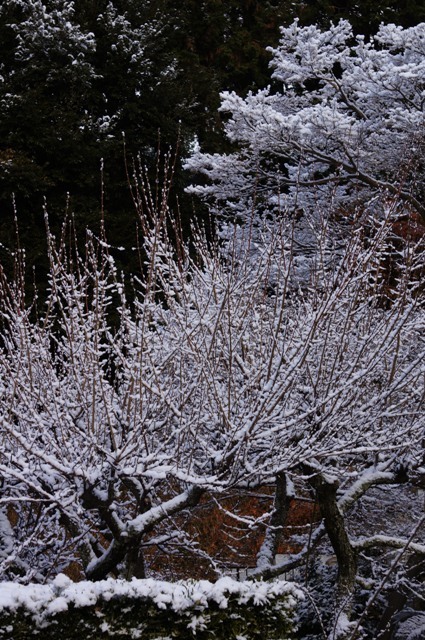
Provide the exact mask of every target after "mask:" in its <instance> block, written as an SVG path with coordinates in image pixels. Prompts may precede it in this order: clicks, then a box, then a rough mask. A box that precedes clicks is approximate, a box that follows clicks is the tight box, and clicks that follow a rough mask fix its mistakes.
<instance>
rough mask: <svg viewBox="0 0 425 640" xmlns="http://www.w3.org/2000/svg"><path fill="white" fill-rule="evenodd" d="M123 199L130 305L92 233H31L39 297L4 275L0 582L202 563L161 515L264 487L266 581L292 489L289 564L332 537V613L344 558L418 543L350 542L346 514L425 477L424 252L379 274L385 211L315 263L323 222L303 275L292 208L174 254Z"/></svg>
mask: <svg viewBox="0 0 425 640" xmlns="http://www.w3.org/2000/svg"><path fill="white" fill-rule="evenodd" d="M146 193H147V192H146V191H145V194H146ZM138 205H139V208H140V211H141V224H142V228H143V235H144V241H143V246H142V247H141V259H142V263H143V272H142V274H140V275H139V276H138V277H137V278H135V279H134V282H133V287H134V292H133V296H134V299H132V300H128V299H127V297H126V289H127V287H128V283H125V282H123V281H122V278H121V277H120V275H119V273H117V269H116V267H115V264H114V261H113V259H112V257H111V255H110V253H109V251H108V246H107V243H106V242H105V239H101V240H96V239H95V238H94V237H93V236H89V237H88V240H87V246H86V254H85V255H78V253H77V252H76V249H75V248H72V249H70V250H69V251H67V250H66V249H65V246H64V243H63V242H62V243H59V246H56V243H55V241H54V238H53V237H51V236H49V256H50V265H51V269H50V285H49V287H50V289H49V295H48V298H47V301H46V303H45V304H43V306H42V308H37V307H38V305H37V301H35V302H34V304H33V305H26V303H25V298H24V295H23V292H24V289H23V287H22V282H21V281H20V277H19V276H20V271H19V269H18V268H17V274H18V276H17V280H16V282H7V281H6V279H5V278H4V277H2V295H1V322H2V327H1V336H2V345H1V352H0V370H1V374H0V380H1V389H0V433H1V438H2V448H1V457H0V473H1V479H2V493H1V498H0V504H1V506H2V509H3V515H2V518H1V531H0V534H1V539H2V554H1V569H2V574H3V575H4V576H9V577H11V576H14V578H15V579H20V580H23V581H27V580H30V579H36V580H45V579H46V578H48V577H49V576H51V575H52V574H54V573H57V572H58V571H59V570H61V569H63V568H64V567H66V566H68V565H69V564H70V563H71V562H72V561H75V562H77V563H78V566H79V567H80V569H81V571H82V572H83V573H84V574H85V575H86V577H88V578H91V579H93V580H97V579H99V578H102V577H105V576H107V575H108V574H110V573H113V574H115V575H116V574H121V575H126V576H131V575H136V576H142V575H144V574H145V573H146V572H149V563H148V561H146V558H148V557H149V554H147V555H146V551H147V550H148V549H150V548H153V547H154V548H156V549H157V552H158V553H161V554H162V557H163V561H164V562H166V558H167V554H169V553H172V552H173V549H176V548H184V549H189V548H192V552H193V553H198V554H200V555H201V556H203V557H204V558H205V551H203V549H202V540H196V539H195V540H193V539H190V537H189V534H188V531H187V530H185V528H184V527H182V524H181V521H179V520H178V519H176V516H178V515H179V514H186V515H187V514H188V515H189V517H190V512H191V510H193V509H194V508H195V507H196V505H197V504H199V501H200V500H201V498H202V496H203V495H206V494H208V495H210V496H212V497H214V499H215V500H217V501H218V502H220V496H222V495H224V494H225V493H226V492H228V491H230V490H238V491H241V492H244V491H251V490H253V489H255V488H257V487H260V486H264V485H270V486H276V487H277V490H276V498H275V506H274V507H273V506H271V507H270V510H268V511H265V512H264V513H263V514H262V516H261V517H260V523H257V524H262V526H264V525H267V523H268V522H269V524H270V528H269V531H268V534H267V535H266V538H265V541H264V545H263V547H262V549H261V551H260V554H259V557H258V569H257V575H258V576H263V577H265V578H267V577H272V576H274V575H279V574H280V573H282V572H284V571H285V570H287V568H288V563H286V564H285V563H284V564H283V565H281V566H273V557H274V552H275V550H276V544H277V538H278V535H279V532H280V531H281V528H282V526H284V523H285V510H286V509H287V506H288V504H289V502H290V500H291V497H292V496H293V495H294V488H295V491H297V492H298V491H300V490H301V488H304V489H305V487H310V490H311V491H312V492H313V493H314V495H315V499H316V500H317V502H318V504H319V506H320V509H321V513H322V516H323V519H324V524H323V525H320V524H318V525H317V527H316V528H315V527H313V531H312V533H311V535H310V536H309V539H308V540H307V541H306V547H305V549H304V551H303V550H301V551H300V553H299V554H298V556H297V557H296V558H293V559H292V560H291V563H292V564H294V563H298V564H300V563H302V562H303V561H305V559H306V558H308V557H310V554H311V553H312V550H314V548H315V545H316V543H317V542H318V541H319V539H320V538H323V535H324V533H326V534H327V535H328V537H329V540H330V542H331V545H332V547H333V549H334V552H335V555H336V557H337V562H338V578H337V582H336V588H335V619H334V622H335V620H345V619H346V618H345V617H344V616H347V615H348V614H349V610H350V606H349V603H350V602H351V598H352V596H353V594H354V593H355V589H356V577H357V574H358V571H359V568H358V561H357V559H358V555H359V553H362V552H363V551H364V550H367V549H369V548H371V547H373V548H375V547H376V546H378V547H380V546H382V545H384V546H385V547H390V548H396V549H400V548H403V546H404V545H406V546H407V547H408V546H409V544H410V542H412V541H413V542H415V544H414V545H412V546H413V549H414V550H415V551H416V552H417V553H423V551H424V547H423V544H421V543H420V539H416V538H415V540H412V541H409V539H408V537H406V536H404V535H398V536H394V535H393V531H391V530H389V531H388V535H387V536H385V535H380V536H377V535H375V534H374V533H373V535H372V533H371V535H367V536H363V537H360V538H359V537H358V536H355V535H354V534H353V535H354V538H351V537H350V535H351V531H350V530H349V525H348V521H347V517H346V516H347V514H348V513H349V512H350V511H351V510H352V509H353V508H354V506H355V505H356V504H357V503H358V501H359V500H360V498H361V497H362V496H363V495H364V494H365V493H366V491H368V490H370V489H371V488H373V487H375V486H382V485H385V486H392V485H397V484H399V483H401V482H407V481H414V479H415V478H417V477H419V476H420V474H421V473H423V469H422V471H421V465H422V464H423V446H422V441H423V434H424V426H425V425H424V412H423V399H424V389H423V376H424V365H423V363H424V356H425V341H424V329H425V327H424V316H423V299H422V297H421V295H422V294H421V288H420V279H418V274H420V273H421V269H423V258H424V255H423V248H422V246H421V245H420V244H419V246H416V245H414V244H413V243H412V244H411V245H410V246H405V247H404V249H403V252H402V254H401V255H400V256H399V260H400V261H402V263H403V267H404V268H403V272H402V277H400V278H399V280H398V281H396V282H395V283H389V282H388V279H387V278H386V267H387V254H388V243H389V240H390V238H391V236H392V235H393V233H394V232H393V225H392V211H391V209H390V208H388V207H387V210H386V212H385V206H384V207H383V210H384V213H383V215H382V217H381V219H380V220H379V221H376V220H374V219H373V217H370V216H369V217H368V215H367V213H365V215H364V217H363V219H362V220H359V221H358V222H357V223H356V224H354V225H353V226H352V227H351V228H350V229H349V233H348V232H347V238H346V242H345V244H344V245H342V246H341V247H340V248H339V251H337V252H336V253H335V255H334V259H332V260H329V252H328V250H327V247H328V244H329V225H327V224H326V220H325V219H324V220H323V224H322V226H321V227H320V230H318V231H317V237H316V246H317V251H316V252H315V254H314V259H313V258H312V259H310V262H309V264H308V268H307V269H306V270H305V274H304V275H303V277H302V279H301V282H300V276H299V271H300V261H299V256H297V251H296V243H295V242H294V233H293V225H294V222H293V219H292V217H291V216H290V215H287V216H284V215H282V216H281V217H280V219H279V220H277V221H274V222H270V221H269V222H264V224H263V226H262V227H261V229H257V236H258V237H257V239H254V237H253V236H252V235H250V227H249V226H248V227H239V226H237V225H232V226H228V227H227V229H226V230H225V232H223V236H224V239H223V240H221V241H217V242H216V243H211V241H208V239H207V238H206V237H205V236H204V235H203V234H202V233H201V232H194V235H193V238H192V239H191V243H190V245H188V246H186V245H185V244H184V243H183V242H182V241H181V239H180V241H179V242H177V244H176V243H175V233H177V229H174V231H173V232H172V233H171V234H170V231H169V229H170V225H169V220H168V213H167V207H166V203H165V201H163V202H162V205H161V202H160V201H159V205H161V206H158V207H157V208H156V205H155V197H154V196H153V197H152V199H150V198H149V197H148V196H146V197H145V200H144V201H143V198H142V200H139V201H138ZM158 209H159V210H158ZM260 233H261V234H263V238H264V239H266V240H267V242H265V241H264V239H262V238H261V236H260V235H259V234H260ZM177 236H178V234H177ZM176 247H177V248H176ZM292 487H294V488H292ZM223 508H224V507H223ZM414 524H415V523H414V522H413V523H412V526H413V525H414ZM255 525H256V522H255V521H252V522H251V526H252V527H255ZM417 535H418V536H419V535H420V534H419V533H417ZM210 560H211V563H212V566H213V567H214V568H215V570H216V571H217V572H220V565H219V564H218V562H217V559H215V558H211V559H210Z"/></svg>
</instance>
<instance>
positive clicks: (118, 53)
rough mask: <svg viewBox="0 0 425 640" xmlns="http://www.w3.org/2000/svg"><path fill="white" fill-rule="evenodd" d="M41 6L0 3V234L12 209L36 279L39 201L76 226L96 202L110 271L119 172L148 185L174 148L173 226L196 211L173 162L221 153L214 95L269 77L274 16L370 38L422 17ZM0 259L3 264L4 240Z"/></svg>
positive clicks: (277, 5)
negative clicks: (344, 26)
mask: <svg viewBox="0 0 425 640" xmlns="http://www.w3.org/2000/svg"><path fill="white" fill-rule="evenodd" d="M44 5H45V8H46V11H44V15H43V11H42V10H40V6H42V4H41V3H37V2H36V1H35V0H22V1H20V0H6V1H5V2H4V3H3V4H2V7H1V8H0V41H1V43H2V45H1V51H0V243H2V245H4V246H5V247H7V248H8V249H10V248H11V247H13V246H14V244H15V225H14V215H15V211H16V212H17V218H18V221H19V229H20V237H21V242H22V244H23V245H24V246H25V247H26V249H27V264H28V265H29V266H30V267H32V266H33V265H35V266H36V267H37V273H38V275H37V277H38V278H40V277H41V274H42V273H43V272H44V270H45V265H44V256H45V231H44V221H43V207H44V206H46V207H47V210H48V212H49V217H50V223H51V225H52V227H53V229H57V230H58V229H59V228H60V225H61V223H62V221H63V219H64V217H65V214H66V213H68V214H72V215H73V216H74V218H75V222H76V228H77V231H78V232H79V233H83V231H84V229H85V227H90V228H92V229H94V230H96V229H99V223H100V219H101V215H100V211H101V208H102V207H103V213H104V217H105V219H106V224H107V228H108V234H109V237H110V239H111V241H112V242H113V243H115V244H117V245H122V246H123V247H125V248H126V249H127V251H125V252H120V256H121V258H120V260H121V262H122V264H123V267H124V268H125V269H128V270H132V269H134V267H135V265H136V264H137V257H136V253H135V252H134V251H131V250H130V249H131V247H134V244H135V233H136V226H137V216H136V215H135V208H134V203H133V200H132V197H131V192H130V188H129V181H131V180H132V174H133V167H138V168H139V169H140V168H143V169H145V168H146V171H147V174H148V176H150V177H151V179H153V180H155V171H156V163H157V154H158V151H159V153H160V154H162V153H164V152H166V151H167V150H168V149H170V148H173V149H176V147H177V146H178V147H179V149H178V154H179V159H178V162H177V164H176V169H175V173H174V181H173V194H172V198H171V201H170V202H171V205H172V207H174V208H175V209H176V207H177V205H176V198H177V197H178V200H179V203H180V211H181V215H182V218H183V226H184V227H185V228H187V227H188V223H189V220H190V219H191V218H192V217H193V216H194V215H196V216H198V217H202V215H203V214H205V212H203V211H202V208H201V206H200V204H199V203H193V202H192V201H191V200H190V199H189V196H187V195H186V194H185V192H184V188H185V186H186V184H187V181H188V177H187V176H186V175H184V173H183V171H182V169H181V165H180V159H181V158H182V157H184V156H185V155H187V154H188V153H189V152H190V148H191V145H192V144H193V142H194V141H195V140H196V141H198V142H199V143H200V145H201V146H202V148H203V150H205V151H208V152H223V151H225V150H226V149H227V146H228V142H226V141H225V139H224V136H223V133H222V124H221V120H220V116H219V114H218V112H217V108H218V106H219V103H220V98H219V93H220V91H221V90H225V89H231V90H236V91H237V92H239V93H240V94H242V95H244V94H246V93H247V92H248V91H249V90H257V89H259V88H262V87H264V86H266V85H267V84H268V83H269V82H270V74H269V70H268V63H269V54H268V53H267V51H266V50H265V48H266V46H267V45H271V46H275V45H276V44H277V42H278V39H279V26H280V25H282V24H288V23H290V22H291V21H292V20H293V18H294V17H295V16H298V17H299V18H300V22H301V23H302V24H310V23H318V24H319V25H320V26H326V25H327V24H329V21H330V20H333V21H337V20H339V19H340V18H348V19H349V20H350V21H351V22H352V24H353V26H354V29H355V31H356V32H357V33H364V34H366V35H367V36H369V35H371V34H372V33H373V32H374V31H376V28H377V27H378V25H379V23H380V22H381V21H384V22H396V23H398V24H400V25H402V26H405V27H406V26H411V25H414V24H417V23H419V22H421V21H423V20H425V4H424V2H423V0H420V1H419V2H417V1H414V0H405V1H404V2H399V1H395V0H378V1H374V2H372V1H371V0H359V2H356V3H352V2H346V1H342V0H332V1H331V2H330V1H329V0H317V1H315V2H294V3H292V2H289V0H281V1H279V0H269V1H266V2H260V1H257V0H243V1H242V2H240V1H238V2H237V1H236V0H227V1H226V2H224V1H223V0H204V1H202V2H200V1H199V0H184V1H182V2H180V3H178V4H177V3H175V2H172V1H171V0H146V1H144V2H139V1H137V0H114V2H113V3H112V2H108V1H107V0H95V1H93V0H75V2H74V3H70V2H67V1H66V0H47V1H45V3H44ZM52 16H53V17H52ZM28 21H29V22H28ZM31 21H32V22H31ZM43 21H45V24H43ZM70 24H71V27H75V29H76V30H77V31H78V33H79V34H82V39H81V38H79V36H78V33H77V35H75V34H74V33H73V32H72V29H71V30H70ZM34 34H35V36H34ZM37 34H38V36H37ZM88 34H92V35H91V36H88ZM84 38H86V41H84ZM87 41H89V42H92V44H93V46H91V47H90V46H89V47H87V46H86V44H87ZM22 43H24V44H22ZM108 118H109V119H110V120H109V121H108ZM108 123H109V126H108ZM124 142H125V144H124ZM101 166H103V172H101ZM102 184H103V186H102ZM8 256H9V257H8ZM1 258H2V262H3V263H6V264H7V263H8V261H9V265H11V264H12V259H11V258H10V255H9V254H8V252H7V250H6V249H4V248H3V249H2V255H1Z"/></svg>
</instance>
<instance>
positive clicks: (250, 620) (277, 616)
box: [0, 575, 302, 640]
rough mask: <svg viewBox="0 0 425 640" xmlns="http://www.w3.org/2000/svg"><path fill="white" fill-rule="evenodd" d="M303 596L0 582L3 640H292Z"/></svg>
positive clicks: (227, 586)
mask: <svg viewBox="0 0 425 640" xmlns="http://www.w3.org/2000/svg"><path fill="white" fill-rule="evenodd" d="M301 598H302V594H301V592H300V591H299V590H298V589H297V588H296V587H295V586H294V585H292V584H290V583H287V582H283V581H281V582H274V583H265V582H235V581H234V580H231V579H230V578H222V579H221V580H219V581H218V582H216V583H211V582H208V581H205V580H202V581H200V582H194V581H186V582H179V583H176V584H172V583H169V582H161V581H157V580H150V579H149V580H135V579H133V580H132V581H131V582H126V581H123V580H112V579H108V580H104V581H101V582H80V583H72V582H71V581H70V580H69V579H68V578H67V577H66V576H64V575H59V576H58V577H57V578H56V579H55V580H54V581H53V582H52V583H51V584H48V585H35V584H33V585H20V584H14V583H10V582H3V583H0V638H2V639H6V638H8V639H11V640H12V639H13V640H21V639H23V638H28V637H30V636H31V637H32V636H35V637H43V640H44V639H45V640H48V639H49V638H52V639H53V638H58V637H60V638H61V640H73V639H74V638H75V639H78V640H81V639H82V638H84V639H87V640H89V639H91V638H93V639H96V640H97V639H100V638H111V637H116V636H119V637H129V638H141V639H143V640H153V639H158V640H159V639H160V638H161V639H162V640H165V639H168V638H170V639H171V638H181V639H185V640H186V639H187V638H197V639H207V638H214V639H216V640H220V639H222V640H231V639H236V638H246V640H250V639H254V638H261V639H262V640H272V639H277V638H279V640H286V639H289V638H291V637H292V636H291V630H292V629H293V623H292V621H293V616H294V611H295V608H296V605H297V603H298V601H299V600H300V599H301Z"/></svg>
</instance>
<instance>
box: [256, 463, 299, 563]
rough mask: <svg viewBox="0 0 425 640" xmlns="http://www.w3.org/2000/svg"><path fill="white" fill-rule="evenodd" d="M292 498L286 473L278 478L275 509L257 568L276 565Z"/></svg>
mask: <svg viewBox="0 0 425 640" xmlns="http://www.w3.org/2000/svg"><path fill="white" fill-rule="evenodd" d="M291 500H292V496H291V495H288V482H287V478H286V475H285V474H284V473H278V474H277V476H276V493H275V498H274V509H273V513H272V515H271V517H270V523H269V527H268V529H267V531H266V535H265V536H264V542H263V544H262V545H261V549H260V551H259V552H258V554H257V567H258V568H262V567H266V566H270V565H272V564H274V559H275V556H276V553H277V551H278V547H279V542H280V539H281V537H282V528H283V527H284V525H285V524H286V519H287V517H288V511H289V507H290V504H291Z"/></svg>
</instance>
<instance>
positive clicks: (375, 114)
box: [187, 20, 425, 218]
mask: <svg viewBox="0 0 425 640" xmlns="http://www.w3.org/2000/svg"><path fill="white" fill-rule="evenodd" d="M424 34H425V23H422V24H419V25H417V26H415V27H411V28H407V29H403V28H401V27H397V26H395V25H393V24H389V25H381V27H380V29H379V31H378V33H377V34H376V35H375V36H374V37H373V38H372V39H371V40H370V41H366V40H365V38H363V37H361V36H357V37H354V36H353V31H352V28H351V26H350V24H349V23H348V22H347V21H345V20H341V21H340V22H339V23H338V24H336V25H332V26H331V27H330V28H329V29H328V30H327V31H321V30H320V29H319V28H317V27H316V26H306V27H300V26H299V24H298V21H297V20H295V21H294V23H293V24H292V25H291V26H289V27H285V28H282V29H281V40H280V44H279V46H278V47H277V48H275V49H270V51H271V53H272V54H273V59H272V62H271V66H272V68H273V74H272V79H273V86H272V87H269V88H268V89H265V90H262V91H259V92H257V93H250V94H249V95H248V96H247V97H246V98H241V97H239V96H238V95H236V94H235V93H229V92H225V93H223V94H222V105H221V111H222V112H223V113H224V114H226V116H227V117H228V119H227V122H226V131H227V135H228V137H229V139H230V141H232V142H234V143H236V144H237V145H239V149H238V150H237V151H235V152H234V153H233V154H231V155H228V156H225V155H211V154H204V153H202V152H201V151H198V152H197V153H195V154H194V155H193V156H192V157H191V158H190V159H189V160H188V162H187V166H188V167H189V168H190V169H192V170H194V171H198V172H201V173H202V174H204V175H205V176H207V177H208V180H209V182H208V184H207V185H203V186H197V187H194V188H193V191H194V192H195V193H198V194H200V195H202V196H204V197H207V198H209V199H213V200H215V201H217V200H218V201H219V202H220V203H221V206H222V205H223V203H227V204H228V206H229V209H230V211H231V212H236V213H239V214H241V215H246V211H247V210H248V211H250V209H251V205H250V202H251V201H252V199H253V198H255V203H256V207H257V209H258V207H260V206H261V207H262V208H263V209H265V210H274V211H276V210H278V209H279V207H281V206H282V204H281V203H282V199H283V198H289V199H290V201H291V202H292V203H294V204H295V205H296V207H297V208H298V209H300V210H306V209H312V208H313V209H315V208H316V207H317V204H318V203H320V202H322V203H323V200H325V201H326V202H327V203H329V201H330V199H332V200H333V203H334V205H335V206H336V208H338V209H339V210H340V211H341V210H342V211H343V212H346V213H348V212H350V213H352V211H353V208H354V206H355V205H356V204H358V203H364V202H365V201H367V200H368V199H370V198H371V197H372V196H373V195H375V194H377V193H379V192H383V191H385V192H387V193H389V194H391V195H393V196H397V197H398V198H399V200H400V203H402V204H403V206H405V208H406V209H408V210H410V211H414V212H416V213H417V214H420V215H421V216H422V218H425V208H424V204H423V199H424V190H423V181H424V165H423V153H424V133H423V132H424V124H425V120H424V118H425V115H424V104H425V100H424V75H425V47H424V42H425V38H424Z"/></svg>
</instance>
